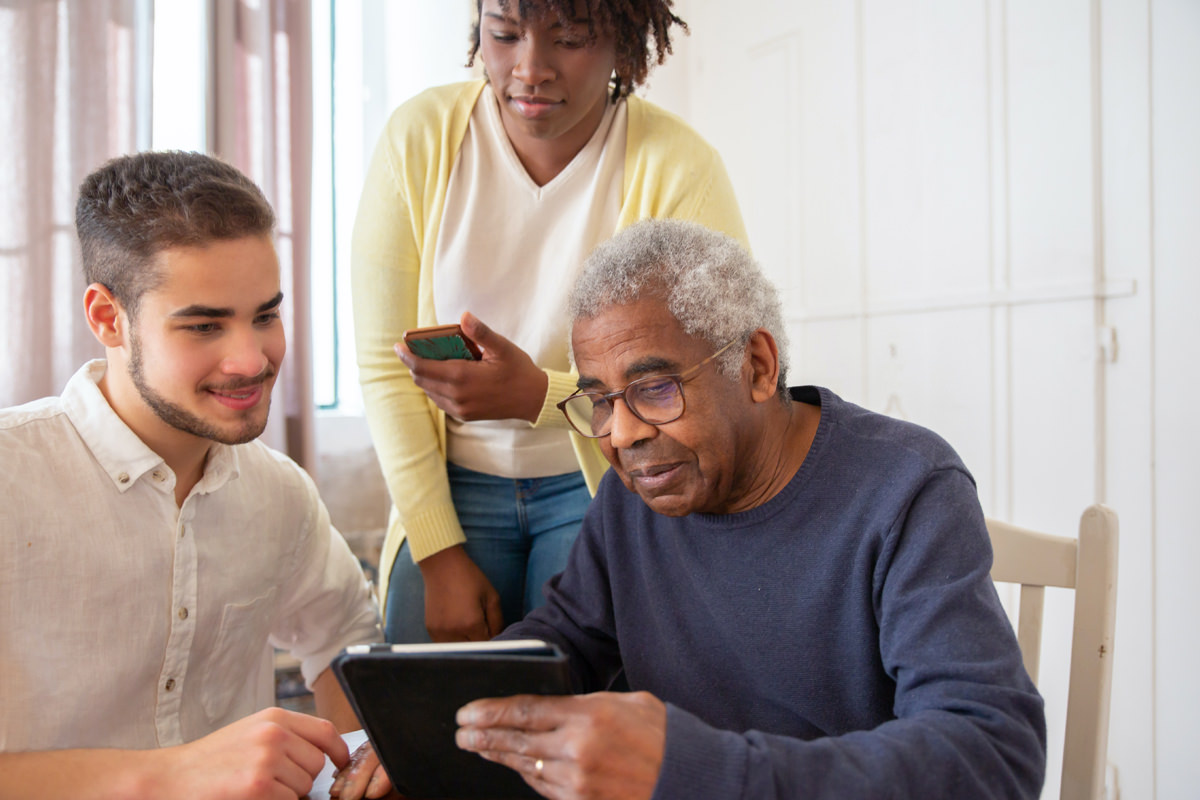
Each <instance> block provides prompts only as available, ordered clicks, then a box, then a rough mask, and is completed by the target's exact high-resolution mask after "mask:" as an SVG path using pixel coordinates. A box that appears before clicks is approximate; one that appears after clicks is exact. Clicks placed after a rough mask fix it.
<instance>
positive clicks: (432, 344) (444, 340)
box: [404, 323, 483, 361]
mask: <svg viewBox="0 0 1200 800" xmlns="http://www.w3.org/2000/svg"><path fill="white" fill-rule="evenodd" d="M404 344H405V345H407V346H408V349H409V350H412V351H413V353H414V354H416V355H418V356H420V357H421V358H434V359H437V360H438V361H443V360H445V359H447V358H465V359H466V360H468V361H478V360H479V359H480V358H482V357H483V356H482V354H481V353H480V352H479V345H477V344H475V343H474V342H473V341H471V340H470V339H468V338H467V335H466V334H465V333H463V330H462V326H461V325H459V324H458V323H454V324H453V325H434V326H433V327H430V328H412V329H411V330H407V331H405V332H404Z"/></svg>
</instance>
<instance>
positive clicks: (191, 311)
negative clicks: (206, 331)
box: [167, 292, 283, 319]
mask: <svg viewBox="0 0 1200 800" xmlns="http://www.w3.org/2000/svg"><path fill="white" fill-rule="evenodd" d="M282 302H283V292H279V293H278V294H276V295H275V296H274V297H272V298H271V299H270V300H268V301H267V302H265V303H263V304H262V305H260V306H259V307H258V308H256V309H254V313H255V314H261V313H262V312H264V311H270V310H271V309H274V308H278V307H279V304H280V303H282ZM233 315H234V311H233V309H232V308H217V307H215V306H202V305H199V304H193V305H190V306H184V307H183V308H181V309H179V310H178V311H172V312H171V313H170V314H168V315H167V316H169V317H172V318H180V317H207V318H210V319H227V318H229V317H232V316H233Z"/></svg>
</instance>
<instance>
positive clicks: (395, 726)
mask: <svg viewBox="0 0 1200 800" xmlns="http://www.w3.org/2000/svg"><path fill="white" fill-rule="evenodd" d="M332 666H333V670H334V674H335V675H337V678H338V681H339V682H340V683H341V685H342V688H343V689H344V690H345V692H346V696H347V697H348V698H349V699H350V703H351V705H352V706H353V707H354V711H355V713H356V714H357V715H358V719H359V721H360V722H361V723H362V726H363V730H364V731H366V734H367V737H368V738H369V739H370V740H371V743H372V744H373V745H374V746H375V751H376V752H377V753H378V754H379V760H380V761H381V762H382V763H383V767H384V769H386V770H387V773H388V776H389V777H390V778H391V779H392V784H393V785H394V786H395V787H396V789H397V790H398V791H399V792H400V794H402V795H404V796H406V797H413V798H423V799H424V800H441V799H442V798H446V799H447V800H448V799H450V798H455V799H457V798H473V799H474V800H479V799H480V798H490V799H491V800H507V798H526V797H529V798H532V797H538V796H539V795H538V794H537V793H536V792H535V791H533V789H532V788H530V787H529V785H528V784H527V783H525V781H524V780H522V779H521V776H520V775H519V774H518V773H516V772H515V771H513V770H511V769H509V768H508V767H505V766H503V765H501V764H496V763H494V762H491V761H487V760H485V759H483V758H482V757H480V756H478V755H476V754H475V753H470V752H467V751H465V750H460V749H459V748H458V745H456V744H455V743H454V732H455V731H456V730H457V729H458V725H457V724H456V723H455V721H454V715H455V713H456V712H457V711H458V709H459V708H461V707H462V706H464V705H466V704H467V703H469V702H471V701H472V700H477V699H479V698H481V697H509V696H511V695H516V694H541V695H551V694H569V693H570V679H569V676H568V672H567V659H566V656H564V655H563V654H562V652H561V651H559V649H558V648H557V647H554V646H553V645H550V644H547V643H545V642H542V641H538V640H535V639H519V640H518V639H514V640H511V641H488V642H457V643H453V644H407V645H403V644H397V645H388V644H384V645H358V646H355V647H349V648H346V650H344V651H343V652H342V653H341V654H339V655H338V656H337V657H336V658H334V660H333V665H332Z"/></svg>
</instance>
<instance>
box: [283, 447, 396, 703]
mask: <svg viewBox="0 0 1200 800" xmlns="http://www.w3.org/2000/svg"><path fill="white" fill-rule="evenodd" d="M295 471H296V473H297V474H298V478H299V482H300V485H301V491H300V493H299V497H298V499H299V501H300V502H303V503H305V504H306V507H307V514H306V515H305V517H304V519H305V524H304V526H303V529H302V530H301V531H297V542H298V545H297V549H296V553H295V562H294V564H293V566H292V569H291V575H292V576H293V577H292V579H291V580H289V581H288V582H287V584H285V585H284V587H283V591H284V595H283V597H282V598H281V602H280V608H279V617H278V621H277V623H276V625H275V626H274V629H273V630H272V632H271V636H270V642H271V644H272V646H274V647H278V648H281V649H284V650H289V651H291V653H292V655H294V656H295V657H296V658H298V659H299V660H300V671H301V673H302V674H303V675H304V682H305V684H306V685H307V686H308V687H309V688H312V684H313V681H315V680H316V679H317V677H319V676H320V674H321V673H322V672H323V671H324V670H325V669H326V667H328V666H329V663H330V662H331V661H332V660H333V657H334V656H335V655H337V654H338V653H339V652H341V650H342V649H343V648H345V647H348V646H349V645H352V644H367V643H370V642H378V641H382V639H383V635H382V631H381V629H380V624H379V606H378V604H377V603H376V602H375V597H374V594H373V592H372V591H371V588H370V584H369V582H368V581H367V578H366V575H365V574H364V573H363V571H362V567H361V565H360V564H359V563H358V559H357V558H355V556H354V554H353V553H352V552H350V547H349V546H348V545H347V544H346V540H345V539H343V538H342V535H341V534H340V533H338V531H337V529H335V528H334V527H333V524H332V523H331V522H330V519H329V512H328V511H327V510H326V508H325V504H324V503H322V502H321V499H320V497H319V496H318V495H317V489H316V486H315V485H313V483H312V480H311V479H310V478H309V477H308V475H307V474H306V473H304V472H303V471H302V470H300V468H299V467H295Z"/></svg>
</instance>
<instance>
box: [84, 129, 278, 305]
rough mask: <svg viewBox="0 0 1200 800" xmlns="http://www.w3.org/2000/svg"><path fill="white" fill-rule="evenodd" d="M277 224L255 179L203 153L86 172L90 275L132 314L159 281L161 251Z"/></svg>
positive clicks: (159, 155) (125, 161)
mask: <svg viewBox="0 0 1200 800" xmlns="http://www.w3.org/2000/svg"><path fill="white" fill-rule="evenodd" d="M274 228H275V212H274V211H272V210H271V204H270V203H268V202H267V198H266V197H264V196H263V193H262V191H261V190H260V189H259V188H258V186H256V185H255V184H254V181H252V180H250V179H249V178H247V177H246V176H245V175H243V174H242V173H241V172H240V171H238V170H237V169H236V168H235V167H233V166H230V165H229V164H226V163H225V162H224V161H221V160H220V159H218V158H215V157H213V156H208V155H204V154H202V153H185V152H180V151H157V152H155V151H151V152H144V153H134V154H132V155H126V156H120V157H118V158H114V159H112V160H111V161H108V162H107V163H105V164H104V165H103V166H101V167H100V168H99V169H97V170H96V171H95V172H93V173H92V174H90V175H88V176H87V177H86V178H84V180H83V183H82V184H81V185H80V187H79V201H78V202H77V203H76V204H75V230H76V232H77V233H78V235H79V245H80V248H81V250H82V253H83V276H84V279H85V280H86V281H87V282H88V283H89V284H91V283H100V284H103V285H104V286H105V287H107V288H108V290H109V291H110V292H112V294H113V296H114V297H115V298H116V299H117V300H118V301H119V302H120V303H121V305H123V306H124V307H125V310H126V311H127V312H128V313H129V314H130V315H131V316H133V315H134V314H135V312H136V310H137V305H138V301H139V300H140V299H141V297H142V295H143V294H145V293H146V292H147V291H149V290H151V289H153V288H154V287H155V286H157V285H158V282H159V280H160V274H159V269H158V260H157V258H156V256H157V255H158V254H159V253H160V252H161V251H163V250H166V249H168V248H171V247H197V246H203V245H205V244H208V243H210V242H214V241H221V240H226V239H237V238H241V237H243V236H254V235H270V234H271V232H272V231H273V230H274Z"/></svg>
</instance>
